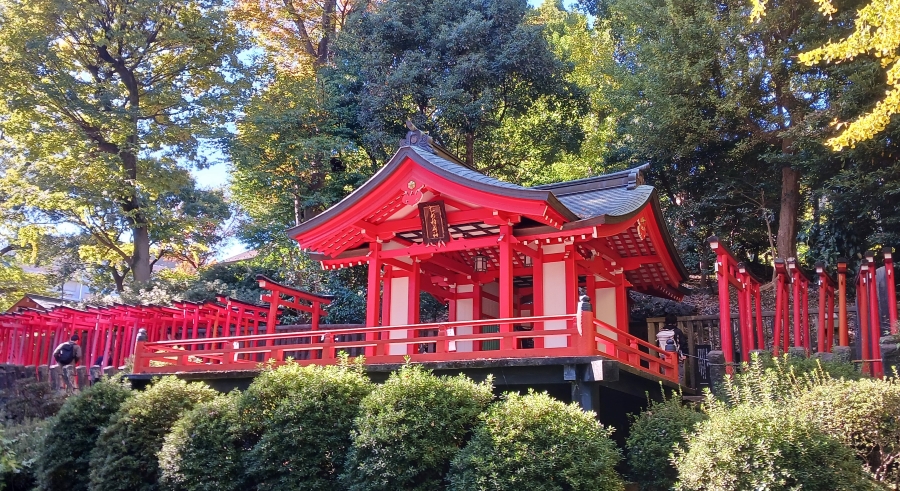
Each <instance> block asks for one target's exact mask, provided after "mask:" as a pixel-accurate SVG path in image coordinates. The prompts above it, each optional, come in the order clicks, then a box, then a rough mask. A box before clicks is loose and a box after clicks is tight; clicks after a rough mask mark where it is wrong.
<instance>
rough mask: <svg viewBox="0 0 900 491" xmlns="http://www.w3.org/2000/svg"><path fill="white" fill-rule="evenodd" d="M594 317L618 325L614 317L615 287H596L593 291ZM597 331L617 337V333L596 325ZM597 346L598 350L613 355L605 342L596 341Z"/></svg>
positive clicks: (607, 335)
mask: <svg viewBox="0 0 900 491" xmlns="http://www.w3.org/2000/svg"><path fill="white" fill-rule="evenodd" d="M594 317H596V318H597V320H599V321H602V322H605V323H607V324H609V325H611V326H613V327H619V326H618V321H617V318H616V288H615V287H610V288H597V289H596V290H595V291H594ZM597 333H598V334H602V335H604V336H606V337H609V338H612V339H616V340H618V339H619V335H618V334H616V333H614V332H613V331H611V330H609V329H604V328H602V327H597ZM597 348H598V349H599V350H600V351H603V352H605V353H609V354H610V355H614V354H615V352H614V351H612V350H613V348H612V347H607V345H606V343H603V342H598V343H597Z"/></svg>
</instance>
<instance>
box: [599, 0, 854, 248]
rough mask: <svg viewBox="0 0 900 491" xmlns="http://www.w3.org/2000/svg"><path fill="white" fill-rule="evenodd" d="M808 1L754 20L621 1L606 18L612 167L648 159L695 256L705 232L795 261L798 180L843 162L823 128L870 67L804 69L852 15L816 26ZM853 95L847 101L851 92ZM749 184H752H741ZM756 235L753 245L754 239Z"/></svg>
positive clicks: (694, 6) (824, 174)
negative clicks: (615, 115)
mask: <svg viewBox="0 0 900 491" xmlns="http://www.w3.org/2000/svg"><path fill="white" fill-rule="evenodd" d="M813 6H814V4H813V3H812V2H807V3H803V2H801V3H797V2H773V4H772V5H771V6H770V9H769V11H768V12H769V15H767V16H766V17H765V18H764V19H763V20H762V21H761V22H759V23H756V24H749V23H747V21H746V16H747V13H748V9H747V8H744V7H742V6H741V5H739V4H734V3H732V2H724V3H710V2H704V1H699V0H698V1H694V0H685V1H679V2H674V3H673V2H662V1H654V2H643V1H641V2H637V1H632V0H617V1H615V2H612V3H610V4H608V5H605V7H606V8H607V10H606V12H607V17H606V19H607V20H608V22H609V23H610V26H611V30H612V33H613V38H614V39H615V42H616V44H617V49H616V57H615V59H616V69H615V71H613V72H611V75H613V76H615V78H616V79H617V80H618V81H619V85H617V86H616V95H615V99H614V100H615V102H616V105H617V106H618V107H619V108H620V109H621V110H622V111H623V112H625V114H626V116H625V117H622V118H620V119H619V121H620V126H619V129H618V135H619V141H620V142H621V143H620V144H619V146H618V147H617V148H615V149H614V150H613V152H611V155H610V158H609V160H611V161H624V162H628V163H629V164H631V165H633V164H636V163H644V162H650V163H651V169H650V176H651V177H652V178H654V180H655V182H656V183H657V184H659V188H660V190H661V192H662V194H663V199H664V201H665V203H666V205H667V208H668V210H669V214H670V216H672V217H673V218H675V219H676V222H677V223H678V226H679V231H684V234H680V233H679V234H676V235H678V236H681V237H682V240H681V242H682V243H681V244H680V245H681V246H682V247H684V248H685V249H691V248H692V249H694V251H695V253H699V250H700V249H701V247H702V240H703V239H704V238H705V237H704V236H705V235H707V234H711V232H712V233H715V232H720V231H723V230H732V231H734V233H735V235H737V236H738V237H734V238H735V239H738V242H739V247H736V249H738V251H739V252H744V251H746V252H748V253H753V254H757V255H760V254H761V253H762V252H763V251H765V250H767V249H769V248H770V245H769V243H768V242H769V241H768V239H767V238H766V237H767V236H768V235H769V234H768V233H767V232H768V229H769V228H770V227H771V228H773V229H775V230H777V231H776V233H775V234H774V242H775V248H776V250H777V253H776V254H777V256H780V257H796V256H797V239H798V235H800V225H801V224H800V220H799V219H800V216H801V214H802V213H801V212H805V211H806V210H808V209H809V208H808V203H809V201H805V200H804V198H808V199H810V200H812V199H813V198H812V197H810V196H803V195H802V194H801V191H802V185H803V183H804V177H805V176H806V175H807V174H808V175H812V176H814V178H815V179H827V178H828V177H830V176H833V175H834V172H835V170H834V169H835V168H840V167H841V166H842V165H846V164H845V163H842V160H844V159H846V156H838V155H834V154H832V153H831V152H828V151H827V149H826V148H825V147H824V146H823V145H822V141H821V137H820V128H821V127H823V126H824V125H827V123H828V120H827V119H826V117H827V115H828V111H827V110H833V109H835V108H834V106H835V104H836V102H835V101H836V100H837V99H838V95H842V96H843V98H847V96H848V95H851V96H852V97H849V98H847V100H851V99H856V100H857V101H858V100H860V99H864V98H865V97H869V96H870V95H871V93H872V92H871V90H872V88H871V87H867V86H862V87H859V86H857V87H850V86H849V85H847V84H845V82H846V81H848V80H850V79H851V78H852V77H853V76H854V72H856V71H859V70H865V69H866V67H867V63H868V62H867V61H866V60H857V62H855V63H853V64H851V65H845V66H843V67H837V66H827V67H809V66H806V65H803V64H801V63H798V62H797V60H796V58H795V56H794V53H796V52H797V51H798V50H799V49H800V48H801V47H803V46H809V45H815V44H818V43H821V42H824V41H825V40H827V39H828V38H829V37H833V36H837V35H840V34H841V33H843V32H845V30H846V29H847V27H848V26H849V25H850V22H851V20H852V19H851V18H850V16H847V15H844V16H839V17H835V18H834V19H833V20H832V21H828V20H827V19H823V18H821V16H819V15H818V14H817V13H816V12H815V9H814V8H813ZM847 90H850V91H853V93H852V94H847V93H846V91H847ZM748 176H752V178H750V179H748ZM754 237H755V239H754Z"/></svg>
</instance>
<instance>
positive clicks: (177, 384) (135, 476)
mask: <svg viewBox="0 0 900 491" xmlns="http://www.w3.org/2000/svg"><path fill="white" fill-rule="evenodd" d="M215 396H216V392H215V391H214V390H212V389H210V388H209V387H207V386H206V385H204V384H200V383H187V382H184V381H183V380H179V379H177V378H175V377H164V378H162V379H160V380H159V381H157V382H156V383H154V384H153V385H152V386H150V387H149V388H147V389H146V390H144V391H143V392H138V393H137V394H136V395H135V396H134V397H132V398H131V399H129V400H127V401H125V403H124V404H122V407H121V408H120V409H119V412H117V413H116V414H115V415H114V416H113V419H112V421H111V423H110V425H109V426H107V427H106V428H105V429H104V430H103V431H102V432H101V433H100V437H99V438H98V440H97V445H96V446H95V447H94V450H93V451H92V452H91V464H90V466H91V484H90V489H91V491H156V490H157V489H160V487H159V478H160V471H159V462H158V461H157V457H156V454H157V453H158V452H159V451H160V450H161V449H162V445H163V439H164V438H165V436H166V434H167V433H168V432H169V430H171V428H172V425H174V424H175V422H176V421H178V419H179V418H181V415H182V414H183V413H184V412H185V411H187V410H190V409H191V408H193V407H194V405H195V404H197V403H200V402H204V401H210V400H212V399H213V398H214V397H215Z"/></svg>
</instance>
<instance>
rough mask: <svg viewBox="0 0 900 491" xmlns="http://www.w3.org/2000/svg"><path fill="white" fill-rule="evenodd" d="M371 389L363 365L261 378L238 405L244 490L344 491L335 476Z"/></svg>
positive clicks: (282, 371) (297, 369)
mask: <svg viewBox="0 0 900 491" xmlns="http://www.w3.org/2000/svg"><path fill="white" fill-rule="evenodd" d="M371 390H372V383H371V382H370V381H369V379H368V378H367V377H366V375H365V373H363V371H362V368H361V366H356V367H351V366H348V365H347V364H343V365H342V366H316V365H310V366H305V367H301V366H299V365H297V364H292V363H288V364H286V365H283V366H280V367H278V368H276V369H274V370H267V371H266V372H264V373H263V374H261V375H260V376H259V377H258V378H257V380H255V381H254V383H253V384H252V385H251V386H250V388H249V389H248V390H247V392H246V393H245V394H244V398H243V400H242V401H241V403H240V406H241V408H242V417H243V419H244V421H246V422H247V428H248V430H249V433H250V434H249V435H248V436H247V443H246V444H247V446H248V448H249V450H248V451H247V452H245V453H244V454H243V469H244V472H245V474H246V476H247V481H248V484H247V485H248V486H252V487H253V489H257V490H259V491H266V490H270V491H280V490H284V491H288V490H297V491H313V490H334V491H338V490H341V489H343V487H341V486H340V485H339V484H338V477H339V476H340V474H341V473H342V472H343V471H344V460H345V456H346V454H347V451H348V449H349V448H350V444H351V439H350V431H351V429H352V428H353V421H354V420H355V419H356V417H357V416H358V414H359V411H360V403H361V402H362V400H363V398H364V397H366V395H368V394H369V392H370V391H371Z"/></svg>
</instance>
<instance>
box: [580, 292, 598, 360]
mask: <svg viewBox="0 0 900 491" xmlns="http://www.w3.org/2000/svg"><path fill="white" fill-rule="evenodd" d="M579 300H580V301H579V302H578V318H577V327H578V339H576V340H574V342H575V343H577V344H576V345H575V346H574V348H575V352H576V353H578V354H579V355H595V354H597V341H596V338H595V336H594V332H595V329H594V310H593V307H591V297H589V296H587V295H582V296H581V298H580V299H579Z"/></svg>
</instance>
